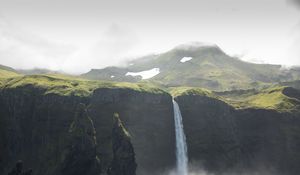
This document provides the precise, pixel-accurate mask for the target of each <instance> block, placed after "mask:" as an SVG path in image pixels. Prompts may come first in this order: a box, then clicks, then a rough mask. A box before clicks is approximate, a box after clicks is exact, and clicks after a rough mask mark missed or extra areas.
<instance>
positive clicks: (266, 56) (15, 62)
mask: <svg viewBox="0 0 300 175" xmlns="http://www.w3.org/2000/svg"><path fill="white" fill-rule="evenodd" d="M170 4H172V5H171V6H170ZM299 7H300V6H299V1H298V0H276V1H272V2H271V1H269V0H263V1H258V0H255V1H245V2H240V1H238V0H226V1H217V0H213V1H211V2H205V1H195V0H189V1H174V2H173V1H169V0H167V1H164V2H160V1H151V2H147V1H142V2H140V1H136V0H130V1H127V2H122V3H120V2H116V1H109V2H108V1H94V0H90V1H88V2H86V1H81V0H76V1H70V0H66V1H62V2H59V3H58V2H56V1H47V0H44V1H38V0H28V1H20V0H12V1H4V0H0V37H1V40H0V46H1V50H0V59H1V62H0V64H3V65H6V66H10V67H13V68H16V69H34V68H41V69H50V70H54V71H63V72H67V73H72V74H80V73H85V72H88V71H89V70H90V69H99V68H104V67H107V66H120V65H124V63H125V62H126V61H127V60H131V59H135V58H139V57H141V56H145V55H149V54H153V53H154V54H159V53H163V52H166V51H168V50H171V49H172V48H174V47H176V46H178V45H181V44H184V43H189V42H191V41H195V42H204V43H212V44H216V45H217V46H219V47H220V48H221V49H222V50H223V51H224V52H225V53H226V54H228V55H230V56H233V57H238V58H240V59H241V60H244V61H248V62H253V63H266V64H279V65H285V66H299V65H300V59H299V55H300V53H299V49H298V47H299V43H300V39H299V38H300V32H299V21H300V19H299V16H300V15H299V12H300V11H299ZM107 9H109V10H107Z"/></svg>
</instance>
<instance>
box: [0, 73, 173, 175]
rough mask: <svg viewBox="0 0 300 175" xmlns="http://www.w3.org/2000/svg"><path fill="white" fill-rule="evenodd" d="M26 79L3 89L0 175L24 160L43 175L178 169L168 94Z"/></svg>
mask: <svg viewBox="0 0 300 175" xmlns="http://www.w3.org/2000/svg"><path fill="white" fill-rule="evenodd" d="M26 78H27V79H24V78H17V79H13V80H8V81H7V83H6V84H5V85H4V86H2V87H1V90H0V114H1V117H0V125H1V126H0V136H1V138H0V148H1V149H0V154H1V156H0V174H6V173H7V172H8V171H9V170H10V169H11V168H12V167H13V166H14V164H15V162H16V161H17V160H19V159H21V160H23V161H24V166H25V167H30V168H32V169H33V170H34V174H45V175H54V174H60V173H63V174H74V173H75V174H76V173H81V174H82V173H84V174H90V175H93V174H100V173H101V174H111V175H114V174H118V175H123V174H124V175H125V174H126V175H131V174H135V171H136V168H137V173H138V174H147V173H150V174H155V172H156V171H157V172H158V171H159V172H161V171H163V170H164V169H167V168H171V167H173V166H174V164H175V163H174V162H175V151H174V133H173V132H174V128H173V127H174V125H173V113H172V104H171V96H170V95H168V94H167V93H164V92H162V91H156V90H154V89H153V90H152V89H151V88H149V90H148V89H147V88H144V87H143V88H141V86H139V85H131V84H128V83H127V84H125V85H124V86H123V84H118V85H114V84H113V83H106V84H101V83H98V82H91V86H90V85H89V83H90V82H89V81H85V80H84V82H81V80H73V79H72V80H68V79H63V80H60V79H58V80H57V78H56V77H50V80H49V79H48V77H47V76H41V77H39V76H38V77H36V76H28V77H26ZM37 78H39V79H41V81H40V80H39V81H38V82H37V81H35V80H36V79H37ZM81 104H83V105H84V106H85V107H80V106H81ZM114 113H119V117H118V119H116V118H115V117H114V115H113V114H114ZM125 128H126V129H125ZM129 135H130V136H129Z"/></svg>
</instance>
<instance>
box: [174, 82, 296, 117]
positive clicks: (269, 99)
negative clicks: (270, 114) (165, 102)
mask: <svg viewBox="0 0 300 175" xmlns="http://www.w3.org/2000/svg"><path fill="white" fill-rule="evenodd" d="M284 90H288V89H287V87H285V86H276V87H270V88H266V89H263V90H260V91H259V90H236V91H231V92H227V93H225V92H224V93H219V92H212V91H209V90H205V89H201V88H191V87H180V88H173V89H172V90H171V91H170V93H171V94H172V95H173V96H174V97H177V96H184V95H199V96H208V97H211V98H214V99H218V100H221V101H223V102H226V103H227V104H228V105H231V106H233V107H234V108H236V109H247V108H256V109H270V110H276V111H278V112H294V111H299V110H300V100H299V99H297V98H293V97H289V96H286V95H285V94H284V93H283V91H284Z"/></svg>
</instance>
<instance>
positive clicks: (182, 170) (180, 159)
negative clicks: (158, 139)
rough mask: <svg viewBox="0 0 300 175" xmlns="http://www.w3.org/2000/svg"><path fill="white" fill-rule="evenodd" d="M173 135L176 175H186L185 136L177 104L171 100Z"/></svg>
mask: <svg viewBox="0 0 300 175" xmlns="http://www.w3.org/2000/svg"><path fill="white" fill-rule="evenodd" d="M173 108H174V120H175V133H176V161H177V174H178V175H187V174H188V155H187V145H186V139H185V134H184V130H183V123H182V116H181V113H180V109H179V106H178V104H177V102H176V101H175V100H174V99H173Z"/></svg>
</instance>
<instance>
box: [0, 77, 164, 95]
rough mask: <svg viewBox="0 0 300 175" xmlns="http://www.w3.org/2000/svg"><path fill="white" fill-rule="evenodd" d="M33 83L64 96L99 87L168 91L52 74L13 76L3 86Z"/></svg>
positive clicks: (89, 92)
mask: <svg viewBox="0 0 300 175" xmlns="http://www.w3.org/2000/svg"><path fill="white" fill-rule="evenodd" d="M28 85H32V86H35V87H38V88H42V89H44V90H45V94H58V95H63V96H68V95H74V96H89V95H91V94H92V93H93V91H94V90H95V89H99V88H112V89H116V88H121V89H132V90H135V91H139V92H149V93H155V94H161V93H166V92H164V91H162V90H161V89H159V88H156V87H153V86H148V85H146V84H144V83H127V82H108V81H107V82H105V81H91V80H85V79H82V78H79V77H72V76H65V75H59V74H52V75H26V76H21V77H15V78H11V79H9V80H8V81H6V82H5V83H3V84H2V85H1V88H18V87H24V86H28Z"/></svg>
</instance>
